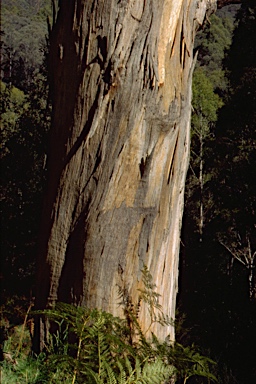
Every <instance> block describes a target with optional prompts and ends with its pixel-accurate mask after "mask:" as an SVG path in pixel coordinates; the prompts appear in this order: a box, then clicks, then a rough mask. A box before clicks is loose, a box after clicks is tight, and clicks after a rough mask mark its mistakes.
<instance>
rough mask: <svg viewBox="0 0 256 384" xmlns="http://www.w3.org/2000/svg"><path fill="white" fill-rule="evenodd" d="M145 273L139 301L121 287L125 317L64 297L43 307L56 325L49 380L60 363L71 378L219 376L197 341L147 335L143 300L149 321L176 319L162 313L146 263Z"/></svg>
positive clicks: (114, 381)
mask: <svg viewBox="0 0 256 384" xmlns="http://www.w3.org/2000/svg"><path fill="white" fill-rule="evenodd" d="M142 276H143V283H144V289H141V290H140V298H139V301H138V303H137V304H136V305H133V304H132V303H131V300H130V298H129V295H128V294H127V291H126V290H125V289H119V295H120V298H121V299H122V300H121V304H122V305H123V308H124V315H125V318H124V319H120V318H118V317H114V316H113V315H111V314H110V313H106V312H103V311H100V310H96V309H92V310H91V309H88V308H81V307H74V306H72V305H68V304H64V303H57V304H56V307H55V308H54V309H52V310H47V311H44V312H43V315H44V316H47V318H48V319H49V320H50V321H51V322H52V324H53V326H54V327H55V333H54V334H53V335H52V340H51V342H50V343H49V346H48V353H49V359H48V362H47V364H48V365H49V366H50V369H49V371H50V372H51V373H52V376H51V377H49V382H53V381H51V380H52V377H53V375H54V374H55V373H56V370H60V369H62V370H63V371H66V372H67V371H68V372H69V375H71V376H72V380H71V381H70V382H71V383H72V384H75V383H85V382H86V383H88V384H136V383H137V384H162V383H164V382H166V380H168V379H169V380H171V379H172V378H174V377H178V378H183V380H184V383H185V382H186V381H187V380H188V378H190V377H193V376H201V377H207V378H208V379H209V380H210V381H214V380H215V377H214V375H213V374H212V373H211V366H212V364H213V362H212V360H210V359H208V358H207V357H204V356H202V355H200V354H199V352H198V351H197V350H196V349H195V348H194V347H193V346H192V347H183V346H181V345H179V344H175V345H173V343H171V342H170V340H168V339H167V340H166V341H165V342H160V341H159V340H158V339H157V337H156V336H155V335H152V337H151V339H150V340H149V339H147V338H146V336H145V334H143V332H142V330H141V327H140V324H139V322H138V314H139V309H140V304H141V302H144V303H145V304H147V306H148V310H149V314H150V318H151V323H153V322H156V323H159V324H161V325H162V326H166V325H169V324H173V320H172V319H170V318H169V317H168V316H166V315H165V314H164V313H163V310H162V307H161V305H160V304H159V294H158V293H157V292H156V286H155V284H153V283H152V276H151V274H150V273H149V271H148V269H147V268H146V267H145V266H144V268H143V270H142ZM41 314H42V313H41ZM54 327H53V328H54ZM134 334H135V335H136V338H134V337H133V336H134ZM56 383H57V381H56Z"/></svg>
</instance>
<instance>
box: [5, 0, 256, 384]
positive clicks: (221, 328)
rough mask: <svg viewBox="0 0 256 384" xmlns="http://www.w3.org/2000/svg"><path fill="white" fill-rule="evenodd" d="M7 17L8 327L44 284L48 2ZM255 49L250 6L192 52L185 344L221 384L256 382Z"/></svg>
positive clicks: (217, 24) (181, 308) (21, 4)
mask: <svg viewBox="0 0 256 384" xmlns="http://www.w3.org/2000/svg"><path fill="white" fill-rule="evenodd" d="M1 12H2V23H1V151H0V159H1V194H0V197H1V211H0V214H1V308H2V312H1V317H2V319H3V318H4V317H6V314H7V313H8V316H9V318H10V322H13V323H15V322H16V323H18V322H19V321H20V320H21V318H20V316H21V314H22V313H23V312H22V311H23V310H24V311H25V312H26V309H27V307H26V306H27V305H28V302H31V301H33V295H34V287H35V284H36V282H35V281H34V276H35V256H36V253H37V234H38V231H39V226H40V218H41V212H42V197H43V193H44V187H45V180H46V173H47V167H46V164H47V161H46V159H47V135H48V131H49V125H50V114H51V104H50V98H49V96H48V80H47V59H46V57H47V55H46V54H47V45H48V41H47V35H48V32H47V22H46V20H47V17H49V15H51V13H52V11H51V1H49V0H37V1H29V0H23V1H21V0H19V1H18V0H16V1H15V0H12V1H11V0H9V1H8V0H2V10H1ZM255 47H256V4H255V1H253V0H247V1H244V2H243V3H242V5H241V6H239V5H230V6H226V7H224V8H222V9H221V10H218V12H217V13H216V14H215V15H213V16H212V17H211V19H210V22H209V23H206V25H205V26H204V28H203V29H202V30H201V31H200V32H199V33H198V37H197V41H196V47H195V50H196V51H198V64H197V66H196V69H195V73H194V81H193V113H192V137H191V159H190V166H189V170H188V176H187V186H186V196H185V211H184V218H183V227H182V238H181V254H180V282H179V287H180V288H179V295H178V314H177V317H178V318H179V319H180V320H179V326H178V327H177V339H178V341H180V342H181V343H183V344H185V345H186V344H191V342H193V343H195V344H197V345H199V346H200V347H201V349H202V351H203V353H204V354H206V355H208V356H211V358H213V359H214V360H215V361H216V362H217V366H216V375H218V378H219V383H223V384H224V383H239V384H253V383H255V382H256V364H255V362H256V347H255V345H256V271H255V266H256V224H255V223H256V220H255V215H256V211H255V210H256V48H255ZM17 308H18V309H19V310H17ZM12 309H15V311H13V312H12ZM14 312H15V313H14ZM2 319H1V321H2ZM181 323H182V326H181ZM194 380H195V381H194V382H200V383H201V382H202V381H196V380H198V379H194ZM192 382H193V381H192V380H191V383H192Z"/></svg>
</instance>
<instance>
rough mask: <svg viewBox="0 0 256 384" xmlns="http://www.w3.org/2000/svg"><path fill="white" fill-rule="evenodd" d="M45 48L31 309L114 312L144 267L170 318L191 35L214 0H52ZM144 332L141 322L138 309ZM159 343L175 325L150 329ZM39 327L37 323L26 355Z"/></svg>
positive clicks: (42, 329) (134, 290) (144, 316)
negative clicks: (44, 164)
mask: <svg viewBox="0 0 256 384" xmlns="http://www.w3.org/2000/svg"><path fill="white" fill-rule="evenodd" d="M59 5H60V7H59V10H58V15H57V20H56V23H55V25H54V27H53V30H52V34H51V40H50V66H51V92H52V98H53V118H52V128H51V150H50V156H49V165H48V166H49V170H50V174H49V185H48V191H47V196H46V200H45V209H44V218H43V223H42V231H41V243H40V254H39V260H38V281H37V285H38V293H37V297H36V307H37V308H40V309H41V308H48V307H51V306H52V305H53V304H54V303H55V302H56V301H57V300H60V301H65V302H69V303H74V304H77V305H78V304H79V305H86V306H89V307H98V308H102V309H104V310H106V311H109V312H112V313H113V314H114V315H121V308H120V307H119V306H118V297H117V293H118V290H117V285H119V286H120V287H122V288H125V289H126V291H127V294H128V295H129V298H130V299H131V301H132V302H134V303H136V302H137V300H138V288H142V281H141V279H142V276H141V269H142V267H143V265H144V264H146V265H147V267H148V268H149V270H150V272H151V274H152V276H153V281H154V283H155V284H156V286H157V291H158V293H159V294H160V295H161V298H160V304H161V305H162V307H163V310H164V312H165V313H166V314H168V315H169V316H170V317H172V318H174V317H175V301H176V294H177V289H178V255H179V244H180V228H181V219H182V212H183V195H184V185H185V177H186V171H187V166H188V159H189V141H190V113H191V81H192V72H193V66H194V62H195V58H194V54H193V44H194V38H195V33H196V30H197V29H198V27H199V26H200V25H202V24H203V22H204V20H205V17H206V16H205V15H206V13H207V12H208V13H210V12H212V10H213V9H215V7H216V2H215V0H210V1H209V0H203V1H201V0H200V1H199V0H198V1H189V0H175V1H174V0H147V1H146V0H144V1H142V0H130V1H128V0H125V1H124V0H121V1H118V0H105V1H99V0H88V1H82V0H80V1H79V0H73V1H60V2H59ZM139 320H140V323H141V325H142V329H144V330H145V329H147V328H148V325H149V322H150V319H149V315H148V312H147V310H146V308H145V307H144V306H142V307H141V311H140V318H139ZM150 330H151V331H153V332H154V333H155V334H156V335H157V336H158V337H159V338H161V339H164V338H165V337H166V336H167V335H168V334H170V337H171V339H174V329H173V327H172V326H170V327H166V328H163V327H161V326H159V325H158V326H153V327H151V329H150ZM45 333H47V325H46V324H45V323H44V322H43V320H42V319H39V321H38V322H37V324H36V337H35V350H40V349H42V347H43V343H44V339H45Z"/></svg>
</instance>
